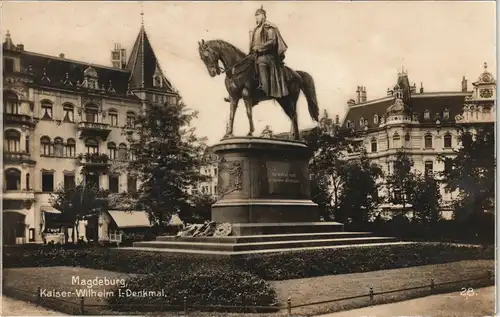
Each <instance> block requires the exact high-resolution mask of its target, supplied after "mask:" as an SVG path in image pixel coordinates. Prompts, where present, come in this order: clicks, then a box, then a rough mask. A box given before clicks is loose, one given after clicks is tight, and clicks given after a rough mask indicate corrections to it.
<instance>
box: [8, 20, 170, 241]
mask: <svg viewBox="0 0 500 317" xmlns="http://www.w3.org/2000/svg"><path fill="white" fill-rule="evenodd" d="M2 51H3V105H4V116H3V123H4V126H3V135H4V147H3V162H4V171H3V172H4V173H3V174H4V187H3V198H2V200H3V241H4V244H15V243H28V242H42V240H43V238H45V239H46V240H47V241H50V240H54V241H55V242H57V241H58V240H57V238H58V237H59V234H57V233H56V232H57V231H58V230H59V227H60V225H61V223H60V218H59V216H57V215H58V214H60V211H58V210H55V209H54V208H52V207H51V205H50V202H49V200H50V193H52V192H54V190H55V189H56V188H58V187H59V186H64V187H69V186H72V185H74V184H75V183H79V182H80V181H85V182H93V183H96V184H99V186H100V187H102V188H104V189H107V190H109V192H110V193H112V194H114V193H116V194H117V193H122V192H133V191H136V190H137V188H138V187H137V185H138V184H137V180H136V178H135V176H134V175H128V174H127V173H123V172H122V173H116V172H115V171H116V167H119V166H120V165H123V164H126V162H127V160H130V159H133V156H134V152H133V149H131V148H130V147H129V145H128V144H127V137H126V135H124V133H123V131H124V130H123V128H126V129H127V131H129V133H133V130H134V121H135V117H136V116H137V115H138V114H139V112H140V111H141V109H143V108H144V107H145V106H146V105H147V104H148V103H162V104H164V103H177V102H178V100H179V95H178V93H177V92H176V90H175V89H174V88H173V86H172V84H171V82H170V81H169V80H168V79H167V77H166V75H165V73H164V71H163V70H162V68H161V66H160V63H159V61H158V59H157V57H156V55H155V53H154V50H153V47H152V45H151V42H150V40H149V38H148V35H147V33H146V30H145V28H144V26H141V29H140V31H139V34H138V36H137V38H136V40H135V43H134V45H133V48H132V51H131V53H130V56H128V58H127V54H126V53H127V52H126V50H125V49H124V48H122V47H121V46H120V45H119V44H116V45H115V46H114V49H113V50H112V51H111V55H110V57H111V66H103V65H93V64H92V65H90V64H89V63H87V62H84V61H76V60H72V59H70V58H69V57H66V56H65V55H64V54H60V55H59V56H48V55H44V54H41V53H36V52H31V51H29V50H25V48H24V46H23V45H22V44H17V45H15V44H14V40H13V38H12V37H11V35H10V34H9V33H7V36H6V39H5V42H4V43H3V45H2ZM104 154H105V155H104ZM82 170H83V171H84V173H81V172H82ZM58 219H59V220H58ZM99 224H100V221H98V220H95V221H94V220H92V221H90V220H89V221H87V222H86V228H85V227H84V226H85V222H84V223H83V224H82V227H81V228H80V232H81V233H84V234H85V232H86V233H87V236H89V235H90V236H96V235H97V234H98V235H99V237H101V236H105V235H106V233H104V232H99V230H101V229H100V225H99Z"/></svg>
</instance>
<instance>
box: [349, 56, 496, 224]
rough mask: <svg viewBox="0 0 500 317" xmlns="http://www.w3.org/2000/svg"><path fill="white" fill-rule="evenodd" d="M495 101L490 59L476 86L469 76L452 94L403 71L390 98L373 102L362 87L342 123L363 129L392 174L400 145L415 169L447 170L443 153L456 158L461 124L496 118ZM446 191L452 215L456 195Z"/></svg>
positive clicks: (362, 137)
mask: <svg viewBox="0 0 500 317" xmlns="http://www.w3.org/2000/svg"><path fill="white" fill-rule="evenodd" d="M495 99H496V80H495V78H494V76H493V75H492V74H491V73H490V72H489V71H488V69H487V64H486V63H485V64H484V70H483V72H482V73H481V74H480V76H479V77H478V79H477V80H476V81H475V82H473V83H472V87H471V89H469V87H468V84H467V80H466V79H465V77H463V78H462V82H461V90H459V91H449V92H444V91H443V92H425V91H424V88H423V85H422V84H421V87H420V89H419V90H418V91H417V87H416V85H415V84H413V85H411V84H410V80H409V76H408V72H406V71H404V70H402V71H401V72H400V73H399V74H398V77H397V80H396V83H395V85H394V86H393V87H391V88H389V89H388V90H387V96H386V97H384V98H380V99H376V100H367V98H366V88H365V87H358V89H357V96H356V100H353V99H351V100H349V101H348V109H347V113H346V116H345V118H344V120H343V121H342V126H343V127H345V128H350V129H353V130H355V131H356V132H357V135H359V139H358V141H359V142H360V143H361V144H362V146H363V148H364V149H365V150H366V152H367V154H368V157H369V158H370V159H371V161H372V162H373V163H376V164H378V165H379V166H381V167H382V168H383V169H384V170H385V172H386V173H392V166H393V161H394V159H395V157H396V152H397V150H399V149H403V150H404V151H405V152H406V153H407V154H408V156H409V157H410V158H411V159H412V160H413V162H414V169H415V170H417V171H420V172H422V173H429V172H437V171H442V170H443V169H444V168H445V166H444V163H442V162H441V161H440V160H438V156H440V155H444V156H452V155H454V151H453V149H455V148H457V147H458V146H459V139H458V130H457V127H458V126H463V125H467V126H469V127H470V128H471V129H474V127H475V126H476V125H477V124H484V123H492V124H493V123H494V122H495V118H496V104H495ZM349 156H350V157H351V158H354V157H356V156H357V154H356V153H352V154H349ZM441 190H442V192H441V194H442V197H443V206H442V207H443V212H444V216H445V217H450V216H451V210H449V208H448V207H449V205H450V203H451V201H452V200H453V199H454V198H455V193H450V192H447V191H446V190H445V189H444V188H442V189H441ZM385 207H387V209H392V208H396V209H397V208H400V207H401V206H390V205H389V206H385Z"/></svg>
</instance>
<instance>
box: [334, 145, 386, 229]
mask: <svg viewBox="0 0 500 317" xmlns="http://www.w3.org/2000/svg"><path fill="white" fill-rule="evenodd" d="M380 177H383V172H382V169H381V168H380V167H379V166H377V165H375V164H372V163H370V161H369V159H368V157H367V156H366V152H365V151H362V152H361V155H360V156H359V158H357V159H356V160H353V161H350V162H349V163H348V164H347V166H346V168H344V169H343V172H342V173H341V179H342V183H343V186H342V192H341V195H340V197H339V201H340V203H339V208H338V210H337V214H336V219H337V221H341V222H345V221H347V220H348V219H350V220H351V221H352V223H353V224H355V225H356V224H365V223H367V222H368V221H369V220H370V218H371V216H372V215H373V212H374V210H375V209H376V207H377V206H378V205H379V204H380V198H379V195H378V187H379V186H378V184H377V179H379V178H380Z"/></svg>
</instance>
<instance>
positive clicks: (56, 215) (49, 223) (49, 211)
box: [41, 206, 73, 233]
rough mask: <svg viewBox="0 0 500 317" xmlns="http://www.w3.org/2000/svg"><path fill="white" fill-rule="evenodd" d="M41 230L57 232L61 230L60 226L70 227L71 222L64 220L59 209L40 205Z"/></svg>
mask: <svg viewBox="0 0 500 317" xmlns="http://www.w3.org/2000/svg"><path fill="white" fill-rule="evenodd" d="M41 210H42V219H43V221H42V232H45V233H58V232H60V231H61V227H64V226H69V227H72V226H73V223H72V222H68V221H65V220H64V218H63V214H62V213H61V211H60V210H57V209H55V208H54V207H50V206H46V207H42V208H41Z"/></svg>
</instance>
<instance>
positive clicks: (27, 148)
mask: <svg viewBox="0 0 500 317" xmlns="http://www.w3.org/2000/svg"><path fill="white" fill-rule="evenodd" d="M25 147H26V153H29V152H30V136H29V135H27V136H26V138H25Z"/></svg>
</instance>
